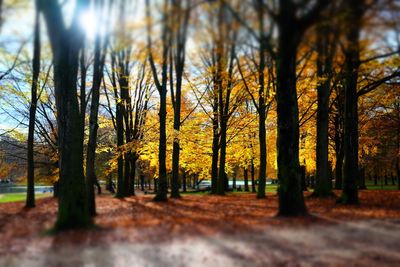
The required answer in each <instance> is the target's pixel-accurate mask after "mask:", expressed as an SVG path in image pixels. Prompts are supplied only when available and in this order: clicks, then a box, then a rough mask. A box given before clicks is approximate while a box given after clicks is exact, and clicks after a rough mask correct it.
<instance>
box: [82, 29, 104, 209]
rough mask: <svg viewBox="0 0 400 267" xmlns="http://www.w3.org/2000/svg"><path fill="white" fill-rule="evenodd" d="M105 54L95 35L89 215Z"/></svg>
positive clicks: (88, 164)
mask: <svg viewBox="0 0 400 267" xmlns="http://www.w3.org/2000/svg"><path fill="white" fill-rule="evenodd" d="M104 59H105V55H102V53H101V40H100V36H99V35H97V36H96V39H95V48H94V63H93V85H92V101H91V104H90V118H89V141H88V147H87V154H86V188H87V194H88V209H89V214H90V216H95V215H96V200H95V194H94V186H95V183H96V180H97V177H96V172H95V159H96V147H97V130H98V128H99V125H98V114H99V102H100V87H101V81H102V80H103V68H104Z"/></svg>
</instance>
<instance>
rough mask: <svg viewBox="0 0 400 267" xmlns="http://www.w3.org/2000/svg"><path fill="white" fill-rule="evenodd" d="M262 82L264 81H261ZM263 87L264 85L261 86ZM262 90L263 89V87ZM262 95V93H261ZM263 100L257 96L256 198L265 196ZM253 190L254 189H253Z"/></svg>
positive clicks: (265, 159) (265, 167) (265, 160)
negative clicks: (258, 158) (258, 147)
mask: <svg viewBox="0 0 400 267" xmlns="http://www.w3.org/2000/svg"><path fill="white" fill-rule="evenodd" d="M263 83H264V82H263ZM263 87H264V86H263ZM263 91H264V89H263ZM261 95H263V94H261ZM265 111H266V108H265V100H264V97H260V98H259V114H258V116H259V123H258V125H259V129H258V139H259V143H260V170H259V176H258V191H257V198H265V197H266V195H265V183H266V172H267V139H266V132H265V119H266V118H265V116H266V115H265ZM253 192H254V191H253Z"/></svg>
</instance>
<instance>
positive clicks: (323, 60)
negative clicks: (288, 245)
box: [313, 8, 337, 197]
mask: <svg viewBox="0 0 400 267" xmlns="http://www.w3.org/2000/svg"><path fill="white" fill-rule="evenodd" d="M332 9H333V8H331V10H332ZM331 10H329V11H331ZM332 13H333V12H329V15H327V14H324V19H323V20H322V21H321V22H320V24H319V25H318V26H317V33H316V34H317V45H316V46H317V53H318V57H317V77H318V85H317V92H318V96H317V97H318V99H317V103H318V107H317V147H316V158H317V163H316V167H317V171H316V181H317V184H316V187H315V191H314V193H313V194H314V195H315V196H318V197H329V196H331V195H332V183H331V181H330V177H329V159H328V153H329V152H328V148H329V135H328V132H329V131H328V127H329V96H330V94H331V80H332V74H333V59H334V53H335V50H336V43H335V42H336V39H337V36H336V34H335V33H334V32H333V29H332V26H330V25H331V22H327V19H326V18H327V16H329V17H330V18H332V16H333V14H332Z"/></svg>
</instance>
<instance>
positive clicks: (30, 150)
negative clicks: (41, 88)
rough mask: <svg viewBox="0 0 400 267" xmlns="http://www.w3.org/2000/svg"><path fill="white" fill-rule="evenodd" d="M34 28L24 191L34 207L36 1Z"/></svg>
mask: <svg viewBox="0 0 400 267" xmlns="http://www.w3.org/2000/svg"><path fill="white" fill-rule="evenodd" d="M35 12H36V14H35V29H34V41H33V59H32V88H31V106H30V108H29V128H28V151H27V152H28V155H27V156H28V188H27V192H26V205H25V206H26V207H27V208H33V207H35V162H34V138H35V137H34V134H35V120H36V108H37V101H38V97H37V88H38V83H39V73H40V50H41V49H40V18H39V7H38V6H37V3H36V10H35Z"/></svg>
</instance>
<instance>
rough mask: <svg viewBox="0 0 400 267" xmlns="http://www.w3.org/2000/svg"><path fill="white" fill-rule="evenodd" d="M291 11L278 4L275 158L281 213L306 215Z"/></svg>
mask: <svg viewBox="0 0 400 267" xmlns="http://www.w3.org/2000/svg"><path fill="white" fill-rule="evenodd" d="M283 2H284V1H281V4H282V5H283V4H284V3H283ZM293 12H294V10H293V6H292V5H291V4H289V5H288V6H285V5H283V6H281V14H280V23H279V39H278V47H279V51H278V54H277V90H276V100H277V115H278V139H277V150H278V160H277V161H278V179H279V185H278V195H279V215H281V216H297V215H305V214H307V210H306V206H305V203H304V197H303V191H302V188H301V181H300V173H299V168H300V163H299V111H298V103H297V91H296V55H297V48H298V45H299V41H300V34H301V33H300V32H298V31H296V30H295V29H296V28H297V26H298V25H296V21H295V15H294V13H293Z"/></svg>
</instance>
